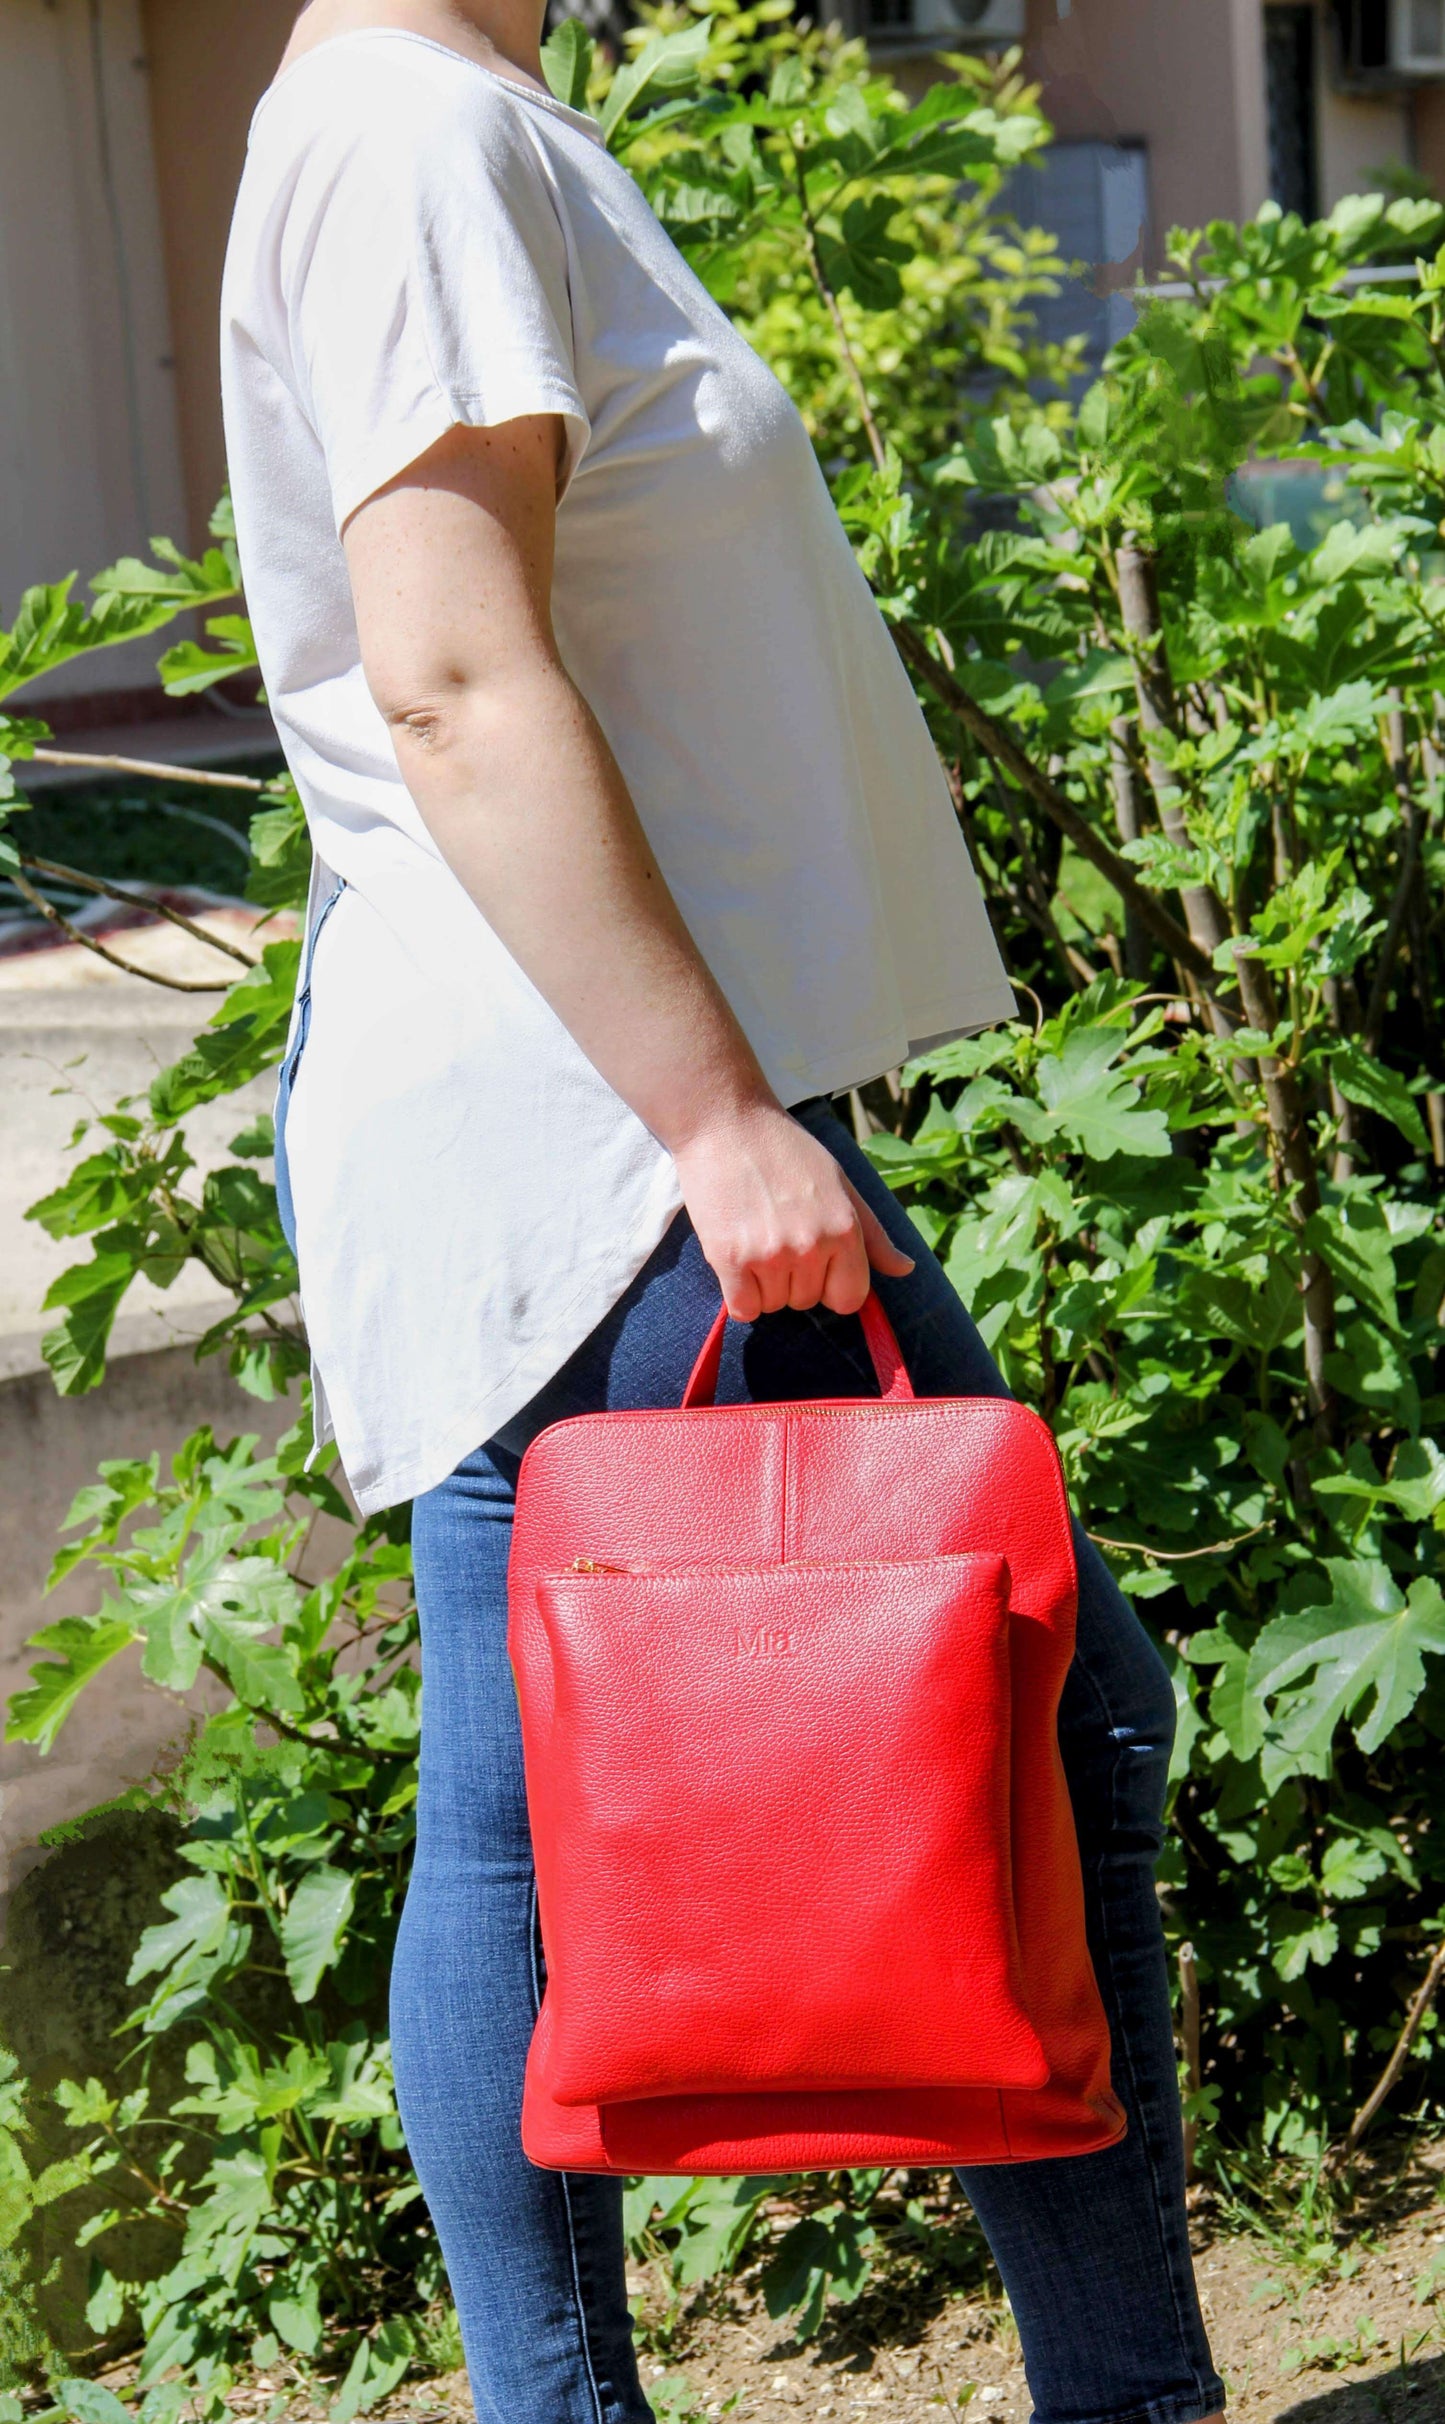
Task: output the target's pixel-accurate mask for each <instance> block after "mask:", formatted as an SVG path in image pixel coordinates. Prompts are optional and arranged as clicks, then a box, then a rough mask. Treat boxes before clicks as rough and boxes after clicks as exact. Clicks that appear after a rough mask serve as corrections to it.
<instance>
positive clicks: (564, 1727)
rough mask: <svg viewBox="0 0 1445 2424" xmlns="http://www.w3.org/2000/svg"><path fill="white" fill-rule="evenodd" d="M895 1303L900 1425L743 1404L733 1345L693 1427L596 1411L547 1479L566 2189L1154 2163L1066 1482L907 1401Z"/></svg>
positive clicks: (521, 1528) (515, 1595)
mask: <svg viewBox="0 0 1445 2424" xmlns="http://www.w3.org/2000/svg"><path fill="white" fill-rule="evenodd" d="M870 1311H872V1312H874V1313H875V1314H876V1316H877V1319H876V1320H875V1321H874V1322H873V1323H872V1324H871V1325H866V1326H867V1328H868V1335H869V1344H870V1348H871V1349H872V1351H873V1353H874V1357H875V1362H876V1363H877V1365H878V1368H879V1375H880V1381H881V1382H882V1384H883V1385H884V1386H886V1387H889V1388H890V1389H891V1390H892V1392H893V1393H892V1394H891V1395H890V1396H888V1397H886V1398H884V1399H881V1400H877V1401H875V1400H872V1399H865V1400H856V1399H847V1400H838V1401H813V1402H803V1403H793V1404H779V1405H766V1406H728V1407H717V1408H714V1407H712V1406H710V1405H708V1404H706V1403H705V1402H700V1400H704V1399H706V1398H707V1397H709V1396H710V1395H711V1393H712V1387H713V1385H714V1383H715V1375H716V1362H715V1356H714V1360H713V1364H712V1369H711V1372H709V1370H708V1368H707V1367H708V1363H709V1355H710V1352H712V1350H713V1349H714V1346H715V1341H716V1334H715V1338H714V1340H710V1341H709V1342H708V1346H706V1347H705V1348H704V1350H703V1353H702V1355H701V1356H700V1357H699V1361H698V1367H697V1370H696V1372H695V1374H694V1378H693V1383H692V1384H691V1387H690V1390H689V1397H690V1399H691V1400H692V1402H691V1403H689V1404H687V1405H685V1406H684V1407H681V1408H676V1409H663V1410H660V1411H647V1412H639V1413H617V1414H595V1415H581V1416H577V1417H574V1418H573V1419H571V1420H569V1421H565V1422H561V1423H557V1424H554V1425H553V1426H552V1427H551V1428H550V1429H549V1430H547V1431H544V1432H543V1433H541V1434H540V1436H539V1437H538V1438H537V1439H536V1440H535V1441H534V1442H533V1443H532V1445H531V1447H530V1448H529V1450H528V1452H527V1455H526V1457H525V1459H524V1462H523V1466H522V1472H521V1476H520V1479H519V1484H518V1495H517V1511H516V1525H515V1530H514V1534H513V1546H512V1557H511V1570H510V1586H509V1587H510V1630H509V1645H510V1650H511V1657H512V1664H513V1668H514V1672H515V1675H516V1680H517V1689H518V1697H519V1703H520V1707H521V1717H522V1734H523V1749H524V1756H525V1761H526V1773H527V1796H528V1806H529V1814H530V1819H531V1828H532V1836H533V1843H534V1849H535V1853H536V1862H537V1883H538V1898H539V1909H540V1917H541V1928H542V1941H543V1950H544V1954H545V1958H546V1965H547V1981H548V1983H547V1989H546V1994H545V1996H544V1999H543V2004H542V2009H541V2012H540V2015H539V2018H538V2022H537V2027H536V2030H535V2033H534V2037H533V2042H532V2048H531V2052H530V2056H529V2059H528V2065H527V2077H526V2088H525V2094H524V2101H523V2114H522V2138H523V2144H524V2147H525V2149H526V2152H527V2154H528V2155H529V2156H530V2157H531V2159H532V2161H533V2162H535V2163H539V2164H542V2165H545V2166H549V2167H554V2168H560V2169H566V2170H581V2171H611V2172H619V2173H636V2172H658V2173H662V2172H718V2173H724V2174H728V2173H735V2172H753V2173H759V2172H765V2171H795V2170H797V2171H801V2170H833V2169H841V2168H846V2167H850V2166H856V2165H865V2164H876V2163H888V2164H907V2163H913V2164H936V2163H938V2164H941V2163H961V2164H968V2163H994V2162H1010V2161H1026V2160H1032V2159H1036V2158H1039V2157H1044V2156H1051V2155H1060V2154H1081V2153H1085V2152H1087V2151H1089V2150H1091V2149H1093V2148H1096V2147H1101V2146H1105V2145H1108V2144H1110V2143H1112V2142H1113V2140H1115V2139H1116V2138H1118V2137H1120V2136H1121V2135H1122V2134H1123V2129H1124V2116H1123V2112H1122V2108H1121V2107H1120V2105H1119V2103H1118V2101H1117V2099H1116V2098H1115V2097H1114V2095H1113V2093H1112V2091H1111V2088H1110V2084H1109V2039H1108V2030H1107V2025H1106V2021H1105V2017H1104V2012H1103V2007H1102V2004H1101V2003H1100V2000H1099V1995H1098V1990H1097V1987H1096V1985H1095V1982H1094V1977H1093V1972H1092V1969H1091V1966H1090V1963H1089V1958H1088V1952H1087V1947H1086V1944H1085V1938H1084V1921H1083V1894H1082V1884H1081V1879H1080V1875H1079V1861H1078V1851H1077V1845H1076V1841H1075V1836H1074V1829H1073V1821H1072V1813H1071V1810H1070V1807H1069V1801H1068V1794H1067V1789H1066V1786H1065V1782H1064V1776H1063V1770H1062V1766H1061V1763H1060V1759H1059V1753H1058V1743H1057V1726H1056V1720H1057V1710H1058V1701H1059V1694H1060V1692H1061V1690H1062V1687H1063V1681H1064V1676H1065V1673H1066V1672H1067V1669H1068V1665H1069V1660H1070V1657H1071V1655H1072V1650H1073V1630H1074V1612H1075V1601H1076V1579H1075V1573H1074V1558H1073V1545H1072V1540H1071V1536H1070V1531H1069V1523H1068V1513H1067V1506H1066V1502H1065V1496H1064V1487H1063V1476H1062V1473H1061V1471H1060V1468H1059V1461H1058V1454H1057V1451H1056V1449H1055V1447H1054V1443H1053V1439H1052V1436H1051V1435H1050V1433H1049V1430H1048V1428H1047V1426H1046V1425H1045V1424H1044V1423H1043V1422H1042V1421H1040V1419H1039V1418H1038V1416H1037V1415H1034V1414H1032V1413H1030V1412H1029V1411H1028V1410H1027V1409H1026V1408H1024V1407H1021V1406H1017V1405H1014V1404H1012V1403H1010V1402H1009V1401H1007V1400H1002V1401H1001V1400H998V1399H993V1398H939V1399H922V1400H917V1401H915V1400H913V1399H912V1398H911V1396H910V1395H908V1394H905V1392H907V1390H908V1382H907V1376H906V1374H905V1373H904V1372H903V1369H902V1365H901V1360H900V1359H899V1358H898V1355H897V1348H896V1346H893V1347H892V1361H891V1362H890V1361H889V1358H888V1348H889V1346H890V1345H891V1332H889V1331H888V1329H887V1324H886V1321H883V1320H882V1315H881V1308H878V1307H877V1304H876V1299H871V1300H870ZM880 1323H881V1332H880V1329H879V1324H880ZM579 1567H580V1568H582V1569H583V1570H575V1569H577V1568H579ZM600 1568H618V1569H622V1570H621V1571H616V1572H607V1571H598V1570H596V1569H600ZM587 1569H592V1570H587Z"/></svg>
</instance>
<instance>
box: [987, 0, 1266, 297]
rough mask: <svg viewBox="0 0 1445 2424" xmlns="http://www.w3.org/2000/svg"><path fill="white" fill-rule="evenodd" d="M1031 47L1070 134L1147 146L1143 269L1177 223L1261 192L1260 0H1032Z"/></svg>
mask: <svg viewBox="0 0 1445 2424" xmlns="http://www.w3.org/2000/svg"><path fill="white" fill-rule="evenodd" d="M1024 56H1025V64H1026V66H1027V69H1028V72H1029V74H1030V75H1031V76H1035V77H1037V78H1038V79H1039V82H1040V83H1041V85H1042V87H1043V94H1042V100H1043V108H1044V111H1045V114H1046V115H1047V116H1048V117H1049V118H1050V119H1051V120H1052V122H1053V124H1054V126H1055V128H1056V129H1057V132H1058V134H1059V135H1060V136H1061V137H1062V138H1063V139H1064V140H1066V141H1083V140H1087V139H1090V138H1092V139H1095V140H1098V139H1107V140H1112V141H1114V142H1122V143H1142V144H1144V145H1145V146H1146V147H1147V150H1148V155H1149V187H1150V211H1149V226H1148V228H1147V230H1146V233H1145V239H1144V249H1143V256H1142V261H1141V266H1143V267H1144V268H1146V269H1148V270H1154V269H1157V268H1158V267H1159V266H1160V263H1161V260H1162V257H1163V248H1164V241H1165V238H1166V237H1167V234H1168V231H1169V229H1170V228H1171V227H1176V226H1181V227H1199V226H1202V225H1203V223H1204V221H1205V220H1207V219H1210V218H1217V217H1228V218H1239V217H1242V216H1245V215H1247V214H1249V213H1250V212H1253V211H1255V210H1257V209H1258V208H1259V205H1260V203H1261V202H1262V201H1263V200H1264V199H1265V196H1266V194H1267V192H1268V184H1269V172H1268V155H1267V148H1266V143H1265V121H1264V83H1263V51H1262V37H1261V30H1260V13H1259V0H1029V19H1028V36H1027V40H1026V44H1025V53H1024Z"/></svg>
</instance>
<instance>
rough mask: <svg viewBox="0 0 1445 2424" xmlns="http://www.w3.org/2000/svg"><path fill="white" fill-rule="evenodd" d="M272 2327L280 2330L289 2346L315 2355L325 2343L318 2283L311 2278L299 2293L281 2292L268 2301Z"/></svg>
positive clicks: (305, 2353) (310, 2355)
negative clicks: (322, 2338)
mask: <svg viewBox="0 0 1445 2424" xmlns="http://www.w3.org/2000/svg"><path fill="white" fill-rule="evenodd" d="M266 2313H267V2315H268V2316H269V2318H270V2322H271V2328H272V2330H273V2331H275V2332H279V2334H280V2336H281V2338H282V2339H283V2340H284V2341H285V2343H286V2346H287V2347H288V2348H294V2349H295V2350H296V2351H297V2352H298V2354H299V2355H301V2356H303V2357H314V2356H315V2354H316V2351H317V2349H318V2348H319V2347H320V2346H321V2334H322V2329H323V2326H322V2321H321V2305H320V2299H319V2294H318V2291H317V2287H316V2283H315V2282H314V2281H308V2282H307V2283H306V2286H305V2288H304V2289H303V2290H302V2291H301V2292H300V2294H299V2295H292V2294H287V2293H280V2292H278V2294H277V2295H276V2296H274V2297H272V2298H268V2300H267V2302H266Z"/></svg>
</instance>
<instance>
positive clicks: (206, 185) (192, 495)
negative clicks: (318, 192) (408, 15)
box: [7, 0, 297, 545]
mask: <svg viewBox="0 0 1445 2424" xmlns="http://www.w3.org/2000/svg"><path fill="white" fill-rule="evenodd" d="M7 4H8V0H7ZM141 5H142V9H143V15H144V22H145V39H146V51H147V55H148V57H149V59H150V90H151V116H152V125H153V127H154V134H155V155H156V176H157V184H158V188H159V194H160V217H161V227H162V230H163V236H164V246H165V272H166V280H167V284H168V286H169V289H170V297H171V329H172V344H173V347H174V351H175V360H176V401H177V409H178V414H179V422H180V444H181V459H182V463H183V467H184V481H185V500H186V519H187V527H188V531H189V536H190V540H191V543H192V544H193V545H198V544H199V542H200V540H201V538H202V537H203V535H204V532H205V527H206V521H207V518H208V516H209V514H210V511H211V508H212V506H213V505H214V504H215V502H216V499H217V497H218V496H219V494H220V491H221V484H222V481H223V479H224V477H225V453H224V448H223V446H222V442H221V402H220V387H219V374H218V371H217V366H216V304H217V298H218V296H219V294H220V288H221V264H222V261H223V260H224V258H225V251H226V231H227V229H228V227H229V226H230V220H231V204H232V201H233V199H234V196H235V191H236V186H237V183H238V181H239V179H240V175H241V167H242V163H243V161H244V159H245V156H246V131H247V128H248V126H249V124H250V118H251V112H252V110H253V109H254V108H255V106H256V103H257V101H258V99H259V98H260V96H261V93H262V92H263V91H264V89H265V87H266V86H267V84H269V82H270V80H271V76H272V74H273V72H274V70H275V66H276V62H277V60H278V59H279V57H280V55H281V53H282V51H283V50H284V49H285V47H286V42H287V38H288V36H289V34H290V31H291V27H292V25H293V24H294V22H295V18H296V9H297V0H141Z"/></svg>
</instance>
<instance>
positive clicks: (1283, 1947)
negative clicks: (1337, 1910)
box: [1270, 1909, 1340, 1982]
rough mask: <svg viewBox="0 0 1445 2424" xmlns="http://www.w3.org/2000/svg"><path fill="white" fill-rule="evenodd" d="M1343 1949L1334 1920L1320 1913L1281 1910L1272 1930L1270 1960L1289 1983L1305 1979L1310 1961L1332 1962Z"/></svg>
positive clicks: (1276, 1916) (1276, 1914) (1275, 1915)
mask: <svg viewBox="0 0 1445 2424" xmlns="http://www.w3.org/2000/svg"><path fill="white" fill-rule="evenodd" d="M1339 1949H1340V1934H1339V1929H1338V1928H1337V1927H1336V1926H1335V1923H1334V1921H1333V1919H1322V1918H1321V1917H1320V1916H1319V1913H1318V1912H1317V1911H1296V1910H1290V1909H1280V1910H1278V1911H1276V1912H1275V1914H1274V1923H1273V1925H1272V1927H1271V1930H1270V1957H1271V1959H1272V1961H1273V1963H1274V1966H1275V1970H1276V1972H1277V1973H1278V1975H1279V1976H1280V1977H1281V1978H1282V1979H1284V1980H1285V1981H1286V1982H1288V1981H1290V1980H1292V1979H1295V1978H1299V1977H1301V1976H1303V1974H1304V1972H1305V1970H1307V1969H1308V1968H1309V1966H1310V1964H1311V1962H1322V1961H1332V1960H1333V1959H1334V1957H1335V1954H1336V1953H1337V1952H1338V1951H1339Z"/></svg>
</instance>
